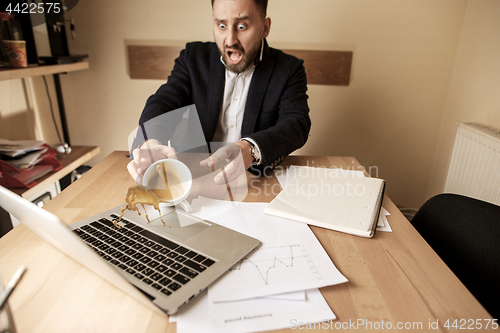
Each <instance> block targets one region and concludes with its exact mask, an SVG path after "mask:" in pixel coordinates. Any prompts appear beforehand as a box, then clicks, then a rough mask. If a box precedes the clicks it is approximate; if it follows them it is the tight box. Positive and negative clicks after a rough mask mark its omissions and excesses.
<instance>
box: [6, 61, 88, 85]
mask: <svg viewBox="0 0 500 333" xmlns="http://www.w3.org/2000/svg"><path fill="white" fill-rule="evenodd" d="M85 69H89V63H88V62H87V61H81V62H74V63H71V64H61V65H34V66H28V67H27V68H2V69H0V81H7V80H14V79H22V78H27V77H32V76H41V75H49V74H58V73H66V72H74V71H81V70H85Z"/></svg>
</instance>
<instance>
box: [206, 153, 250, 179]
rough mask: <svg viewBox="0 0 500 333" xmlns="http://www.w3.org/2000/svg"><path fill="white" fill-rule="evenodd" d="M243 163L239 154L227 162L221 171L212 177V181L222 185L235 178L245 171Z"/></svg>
mask: <svg viewBox="0 0 500 333" xmlns="http://www.w3.org/2000/svg"><path fill="white" fill-rule="evenodd" d="M245 171H246V169H245V165H244V164H243V159H242V158H241V155H240V156H239V157H237V158H236V159H234V160H233V161H231V162H230V163H228V164H227V165H226V166H225V167H224V169H222V171H221V172H219V173H218V174H217V175H216V176H215V177H214V182H215V183H217V184H219V185H222V184H226V183H229V182H231V181H233V180H235V179H237V178H238V177H239V176H240V175H241V174H243V173H245Z"/></svg>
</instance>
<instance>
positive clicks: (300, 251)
mask: <svg viewBox="0 0 500 333" xmlns="http://www.w3.org/2000/svg"><path fill="white" fill-rule="evenodd" d="M318 279H321V274H320V273H319V272H318V270H317V269H316V267H315V265H314V262H313V261H312V260H311V258H310V257H309V255H308V254H307V251H306V249H305V247H304V245H302V244H290V245H280V246H270V247H262V248H259V249H258V250H257V251H255V252H254V253H253V254H251V255H250V256H248V257H245V258H243V259H241V260H240V261H239V262H238V263H237V264H236V265H234V266H233V267H232V268H231V270H230V274H227V275H226V276H225V277H224V284H225V286H226V287H228V288H229V289H233V288H236V289H237V288H238V287H242V288H245V289H251V288H255V287H262V286H271V285H283V284H290V283H300V282H303V281H310V280H318Z"/></svg>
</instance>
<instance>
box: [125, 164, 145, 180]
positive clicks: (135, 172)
mask: <svg viewBox="0 0 500 333" xmlns="http://www.w3.org/2000/svg"><path fill="white" fill-rule="evenodd" d="M127 170H128V172H129V173H130V176H132V178H134V179H135V182H136V183H137V184H142V175H141V173H142V170H141V169H138V168H137V165H136V163H135V162H134V161H130V162H129V163H128V164H127Z"/></svg>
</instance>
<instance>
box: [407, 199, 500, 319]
mask: <svg viewBox="0 0 500 333" xmlns="http://www.w3.org/2000/svg"><path fill="white" fill-rule="evenodd" d="M411 223H412V224H413V226H414V227H415V229H417V231H418V232H419V233H420V235H422V237H423V238H424V239H425V240H426V241H427V243H428V244H429V245H430V246H431V247H432V248H433V249H434V251H436V253H437V254H438V255H439V256H440V257H441V259H442V260H443V261H444V262H445V263H446V265H448V267H449V268H450V269H451V270H452V271H453V272H454V273H455V275H456V276H457V277H458V278H459V279H460V280H461V281H462V283H463V284H464V285H465V286H466V287H467V288H468V289H469V291H470V292H471V293H472V294H473V295H474V296H475V297H476V299H477V300H478V301H479V302H480V303H481V304H482V305H483V306H484V307H485V309H486V310H487V311H488V312H489V313H490V314H491V315H492V316H493V318H500V206H497V205H494V204H491V203H488V202H485V201H480V200H477V199H472V198H469V197H466V196H462V195H457V194H439V195H436V196H435V197H432V198H431V199H429V200H428V201H427V202H426V203H425V204H424V205H423V206H422V207H421V208H420V209H419V210H418V212H417V213H416V214H415V216H414V217H413V219H412V220H411Z"/></svg>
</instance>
